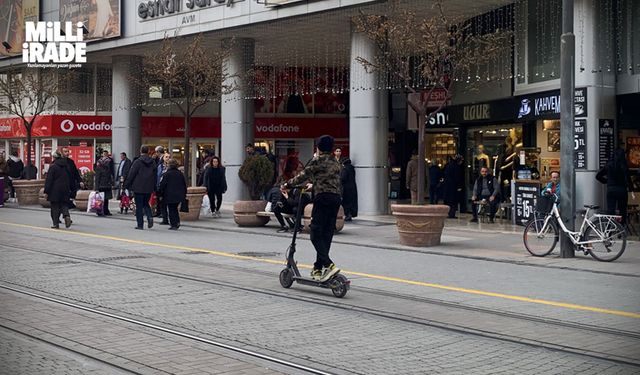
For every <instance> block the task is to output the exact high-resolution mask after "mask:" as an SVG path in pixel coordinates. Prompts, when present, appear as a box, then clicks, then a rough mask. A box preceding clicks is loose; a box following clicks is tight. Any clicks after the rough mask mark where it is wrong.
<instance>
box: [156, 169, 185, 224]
mask: <svg viewBox="0 0 640 375" xmlns="http://www.w3.org/2000/svg"><path fill="white" fill-rule="evenodd" d="M158 192H159V194H160V195H161V196H162V200H163V201H164V204H165V205H166V206H167V209H168V211H169V223H170V224H171V226H170V227H169V229H170V230H177V229H178V228H180V214H179V213H178V205H179V204H181V203H183V202H184V201H185V199H186V198H187V182H186V181H185V179H184V175H183V174H182V172H180V171H179V170H178V161H177V160H176V159H173V158H171V159H169V160H168V161H167V171H166V172H165V173H164V174H163V175H162V180H161V181H160V187H159V188H158Z"/></svg>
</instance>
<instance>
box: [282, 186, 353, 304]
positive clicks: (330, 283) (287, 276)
mask: <svg viewBox="0 0 640 375" xmlns="http://www.w3.org/2000/svg"><path fill="white" fill-rule="evenodd" d="M304 192H305V191H304V189H302V190H301V192H300V197H299V198H298V208H297V210H296V221H295V223H294V226H293V238H292V239H291V245H289V248H288V249H287V253H286V257H287V266H286V267H285V269H283V270H282V271H281V272H280V285H282V287H283V288H290V287H291V285H293V282H294V281H295V282H297V283H299V284H303V285H310V286H315V287H319V288H325V289H331V291H332V292H333V295H334V296H336V297H338V298H342V297H344V296H345V295H346V294H347V291H348V290H349V287H350V285H351V281H349V279H347V277H346V276H344V275H342V274H341V273H340V272H338V273H336V274H335V275H333V276H331V277H330V278H329V279H327V280H325V281H319V280H315V279H312V278H310V277H303V276H302V275H301V274H300V270H299V269H298V262H296V261H295V259H294V255H295V253H296V238H297V236H298V231H299V227H300V223H301V220H300V219H301V217H302V209H303V207H302V195H303V194H304Z"/></svg>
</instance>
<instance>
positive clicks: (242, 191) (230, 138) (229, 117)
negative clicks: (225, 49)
mask: <svg viewBox="0 0 640 375" xmlns="http://www.w3.org/2000/svg"><path fill="white" fill-rule="evenodd" d="M224 43H227V41H225V42H224ZM232 43H233V46H232V49H231V53H230V55H229V58H228V60H227V61H225V62H223V68H224V69H226V73H227V74H228V75H229V76H231V77H230V78H227V81H226V82H225V84H231V83H233V81H235V85H236V86H237V87H238V89H237V90H235V91H233V92H231V93H229V94H225V95H222V105H221V109H220V112H221V118H222V141H221V146H220V147H221V151H222V152H221V155H222V164H223V165H224V166H225V167H226V177H227V193H226V195H225V199H226V200H228V201H236V200H242V199H248V198H249V192H248V190H247V188H246V186H245V185H244V183H243V182H242V181H241V180H240V177H238V171H239V170H240V166H242V162H243V161H244V159H245V151H244V148H245V146H246V145H247V143H253V135H254V121H253V114H254V104H253V100H251V99H244V98H245V97H246V94H247V93H248V92H250V91H251V90H250V87H249V86H248V85H249V84H250V83H248V82H244V81H243V77H244V76H245V74H244V73H245V72H247V71H248V69H250V68H251V66H252V65H253V61H254V56H255V42H254V41H253V39H235V40H234V41H233V42H232Z"/></svg>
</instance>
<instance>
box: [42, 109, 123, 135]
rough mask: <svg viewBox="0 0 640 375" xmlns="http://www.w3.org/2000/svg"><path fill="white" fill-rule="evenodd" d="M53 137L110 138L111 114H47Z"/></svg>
mask: <svg viewBox="0 0 640 375" xmlns="http://www.w3.org/2000/svg"><path fill="white" fill-rule="evenodd" d="M48 117H49V119H50V124H51V133H50V134H51V135H52V136H54V137H86V138H111V116H64V115H54V116H48Z"/></svg>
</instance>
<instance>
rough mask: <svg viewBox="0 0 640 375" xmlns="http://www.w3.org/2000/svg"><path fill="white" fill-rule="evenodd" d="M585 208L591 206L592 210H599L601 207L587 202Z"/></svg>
mask: <svg viewBox="0 0 640 375" xmlns="http://www.w3.org/2000/svg"><path fill="white" fill-rule="evenodd" d="M584 208H589V209H592V210H597V209H598V208H600V206H596V205H595V204H585V205H584Z"/></svg>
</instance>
